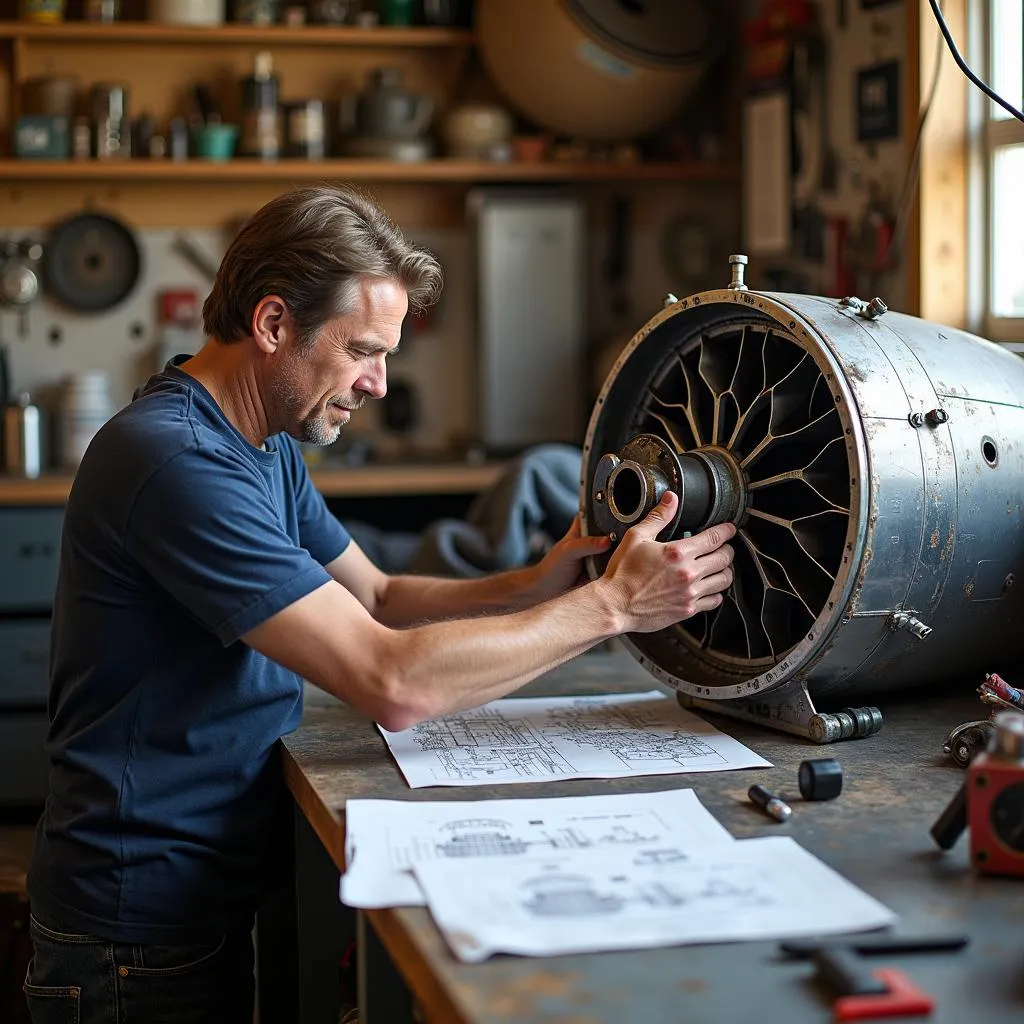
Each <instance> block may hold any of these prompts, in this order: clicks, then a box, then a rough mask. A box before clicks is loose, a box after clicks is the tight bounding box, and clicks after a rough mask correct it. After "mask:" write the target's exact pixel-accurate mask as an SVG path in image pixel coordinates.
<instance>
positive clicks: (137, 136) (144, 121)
mask: <svg viewBox="0 0 1024 1024" xmlns="http://www.w3.org/2000/svg"><path fill="white" fill-rule="evenodd" d="M155 128H156V125H155V124H154V122H153V117H152V115H151V114H150V113H148V112H144V113H142V114H140V115H139V116H138V117H137V118H136V119H135V123H134V124H133V125H132V156H135V157H142V158H144V159H149V157H150V156H152V152H151V146H152V142H153V132H154V130H155Z"/></svg>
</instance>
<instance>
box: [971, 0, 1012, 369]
mask: <svg viewBox="0 0 1024 1024" xmlns="http://www.w3.org/2000/svg"><path fill="white" fill-rule="evenodd" d="M1000 2H1005V0H978V3H979V5H980V7H981V10H980V12H979V14H980V17H979V19H978V22H979V23H980V26H979V27H980V28H981V31H980V33H979V35H980V37H981V38H980V39H979V40H978V43H979V45H978V46H977V47H976V50H977V54H976V55H975V57H976V59H977V58H980V60H978V64H979V65H980V66H981V67H982V68H983V70H984V75H983V77H984V80H985V81H986V82H988V83H992V84H993V85H995V83H994V81H993V78H994V70H995V62H994V59H993V54H992V45H991V40H992V24H993V6H994V5H995V4H997V3H1000ZM1021 45H1022V47H1024V40H1022V43H1021ZM978 95H979V96H980V101H979V103H978V107H977V110H978V122H979V123H978V130H977V131H976V132H975V133H974V136H975V138H976V139H977V140H978V147H977V149H978V156H977V160H976V164H975V166H977V167H978V168H979V172H980V173H979V177H980V178H981V181H980V182H979V183H978V190H979V192H980V195H981V199H982V203H983V205H982V209H983V210H984V222H985V227H984V234H983V241H982V260H981V262H982V267H983V273H982V275H981V278H982V302H983V305H982V310H983V316H982V328H983V331H984V334H985V337H986V338H989V339H991V340H992V341H999V342H1008V343H1011V344H1012V346H1013V348H1014V349H1016V350H1018V351H1024V316H1001V315H998V314H996V313H995V311H994V309H993V302H994V298H995V257H994V245H995V237H994V236H995V232H994V226H995V222H996V218H997V216H998V212H997V211H996V209H995V164H996V157H997V155H998V153H999V152H1000V151H1001V150H1003V149H1005V148H1007V147H1009V146H1015V145H1024V122H1021V121H1019V120H1017V118H1015V117H1012V116H1010V115H1007V116H1005V117H996V115H995V110H997V109H998V108H997V106H996V104H995V103H993V102H992V101H991V100H990V99H988V97H986V96H984V95H982V94H981V93H980V92H979V93H978Z"/></svg>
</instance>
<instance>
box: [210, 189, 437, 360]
mask: <svg viewBox="0 0 1024 1024" xmlns="http://www.w3.org/2000/svg"><path fill="white" fill-rule="evenodd" d="M363 276H368V277H378V278H387V279H390V280H393V281H396V282H397V283H398V284H399V285H401V286H402V287H403V288H404V289H405V291H406V293H407V294H408V296H409V308H410V310H412V311H418V310H422V309H425V308H427V307H428V306H431V305H433V304H434V303H435V302H436V301H437V299H438V296H439V295H440V293H441V286H442V284H443V275H442V273H441V267H440V265H439V264H438V262H437V260H436V259H435V257H434V256H433V255H432V254H431V253H429V252H427V251H426V250H424V249H418V248H416V247H415V246H413V245H411V244H410V243H409V242H407V241H406V240H405V238H404V236H403V235H402V232H401V231H399V230H398V228H397V227H396V226H395V225H394V223H392V221H391V219H390V218H389V217H388V216H387V214H386V213H384V211H383V210H382V209H381V208H380V207H379V206H377V204H376V203H374V202H373V200H372V199H369V198H368V197H366V196H364V195H362V194H360V193H358V192H356V191H355V190H354V189H350V188H343V187H335V186H330V185H316V186H311V187H309V188H300V189H295V190H293V191H291V192H286V193H284V194H283V195H280V196H278V197H277V198H276V199H272V200H271V201H270V202H269V203H267V204H266V205H265V206H263V207H261V208H260V209H259V210H258V211H257V212H256V213H255V214H253V216H252V217H251V218H250V219H249V220H248V221H247V222H246V223H245V224H244V226H243V227H242V229H241V230H240V231H239V232H238V234H237V235H236V236H235V238H234V239H233V240H232V242H231V244H230V245H229V246H228V249H227V252H226V253H225V254H224V258H223V259H222V260H221V263H220V267H219V268H218V270H217V277H216V279H215V280H214V283H213V290H212V291H211V292H210V294H209V296H208V297H207V299H206V302H204V303H203V329H204V330H205V332H206V334H207V336H208V337H211V338H216V339H217V340H218V341H223V342H232V341H239V340H241V339H242V338H247V337H249V336H250V335H251V332H252V314H253V310H254V309H255V308H256V305H257V304H258V303H259V301H260V300H261V299H263V298H265V297H266V296H267V295H279V296H280V297H281V298H282V299H283V300H284V302H285V305H286V306H287V307H288V310H289V312H290V313H291V315H292V318H293V319H294V321H295V325H296V329H297V331H298V335H299V344H300V347H301V346H303V345H308V344H309V343H310V342H311V341H312V339H313V338H315V336H316V335H317V334H318V333H319V331H320V329H321V328H322V327H323V326H324V325H325V324H327V323H329V322H330V321H331V320H333V319H335V318H336V317H339V316H344V315H345V314H346V313H348V312H350V310H351V308H352V304H353V302H354V300H355V296H356V285H355V282H356V279H357V278H359V277H363Z"/></svg>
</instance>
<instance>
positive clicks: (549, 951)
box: [415, 837, 896, 963]
mask: <svg viewBox="0 0 1024 1024" xmlns="http://www.w3.org/2000/svg"><path fill="white" fill-rule="evenodd" d="M415 872H416V877H417V879H418V880H419V882H420V885H421V886H422V888H423V891H424V893H425V894H426V897H427V902H428V904H429V906H430V911H431V913H432V914H433V916H434V920H435V921H436V922H437V926H438V927H439V928H440V930H441V932H442V933H443V934H444V936H445V939H446V941H447V942H448V945H449V946H450V947H451V950H452V952H453V953H454V954H455V955H456V956H457V957H458V958H459V959H460V960H463V961H466V962H468V963H474V962H477V961H480V960H485V959H486V958H487V957H489V956H491V955H493V954H494V953H518V954H521V955H524V956H554V955H559V954H566V953H591V952H601V951H604V950H618V949H642V948H646V947H651V946H674V945H687V944H694V943H705V942H735V941H741V940H756V939H775V940H777V939H784V938H794V937H797V936H809V935H827V934H836V933H841V932H853V931H863V930H867V929H871V928H881V927H883V926H884V925H888V924H890V923H891V922H892V921H894V920H895V916H896V915H895V914H893V913H892V912H891V911H890V910H888V909H887V908H886V907H884V906H883V905H882V904H881V903H879V902H878V901H877V900H875V899H873V898H872V897H871V896H868V895H867V893H865V892H863V891H862V890H860V889H858V888H857V887H856V886H854V885H851V884H850V883H849V882H847V881H846V880H845V879H844V878H843V877H842V876H840V875H838V874H837V873H836V872H834V871H833V870H832V869H831V868H829V867H828V866H827V865H825V864H823V863H822V862H821V861H820V860H818V859H817V858H816V857H814V856H812V855H811V854H810V853H808V852H807V851H806V850H804V849H803V848H802V847H801V846H799V845H797V843H795V842H794V841H793V840H792V839H789V838H785V837H769V838H765V839H743V840H740V841H738V842H734V843H731V844H728V845H723V846H719V847H716V848H715V849H714V850H710V851H708V852H707V853H706V854H704V855H702V856H701V858H699V859H696V858H694V859H685V860H680V861H670V862H662V863H659V862H657V861H647V862H641V863H633V862H632V861H631V860H630V859H629V858H628V857H626V856H624V855H623V853H622V851H614V852H610V853H605V852H603V853H594V854H592V855H591V856H589V857H586V858H582V857H573V856H572V855H571V854H567V853H560V854H557V855H552V856H551V857H548V858H545V859H544V860H542V861H518V862H515V863H509V864H503V865H502V870H501V871H495V870H494V866H493V864H490V863H488V862H486V861H480V860H473V861H467V862H466V863H463V864H456V863H454V862H452V861H446V860H432V861H423V862H421V863H419V864H417V865H416V868H415Z"/></svg>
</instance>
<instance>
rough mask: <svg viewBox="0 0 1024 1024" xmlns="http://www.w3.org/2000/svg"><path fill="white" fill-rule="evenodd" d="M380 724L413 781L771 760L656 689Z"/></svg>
mask: <svg viewBox="0 0 1024 1024" xmlns="http://www.w3.org/2000/svg"><path fill="white" fill-rule="evenodd" d="M381 731H382V733H383V735H384V737H385V739H386V740H387V742H388V745H389V746H390V748H391V751H392V753H393V754H394V756H395V758H396V760H397V761H398V764H399V767H400V768H401V769H402V772H403V774H404V775H405V777H406V780H407V781H408V783H409V785H410V786H412V787H414V788H415V787H419V786H477V785H491V784H495V783H508V782H540V781H545V780H551V779H573V778H614V777H625V776H630V775H656V774H676V773H680V772H693V771H723V770H727V769H732V768H750V767H762V766H766V765H767V764H768V762H767V761H765V760H764V759H763V758H761V757H759V756H758V755H756V754H754V753H753V752H752V751H750V750H749V749H747V748H746V747H744V746H743V745H742V744H741V743H739V742H738V741H736V740H734V739H732V738H731V737H729V736H726V735H724V734H723V733H720V732H718V731H717V730H715V729H714V728H713V727H712V726H710V725H708V723H706V722H704V721H703V720H702V719H700V718H698V717H697V716H696V715H694V714H692V713H691V712H689V711H685V710H684V709H683V708H681V707H680V706H679V705H678V704H677V703H676V701H674V700H670V699H668V698H666V697H665V696H663V695H662V694H661V693H659V692H658V691H651V692H649V693H642V694H614V695H605V696H598V697H547V698H540V697H538V698H512V699H505V700H498V701H492V702H491V703H490V704H485V705H483V706H482V707H479V708H474V709H471V710H469V711H462V712H458V713H456V714H453V715H447V716H445V717H444V718H439V719H436V720H434V721H430V722H423V723H421V724H419V725H416V726H413V727H412V728H411V729H407V730H405V731H404V732H400V733H391V732H387V731H385V730H383V729H382V730H381Z"/></svg>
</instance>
